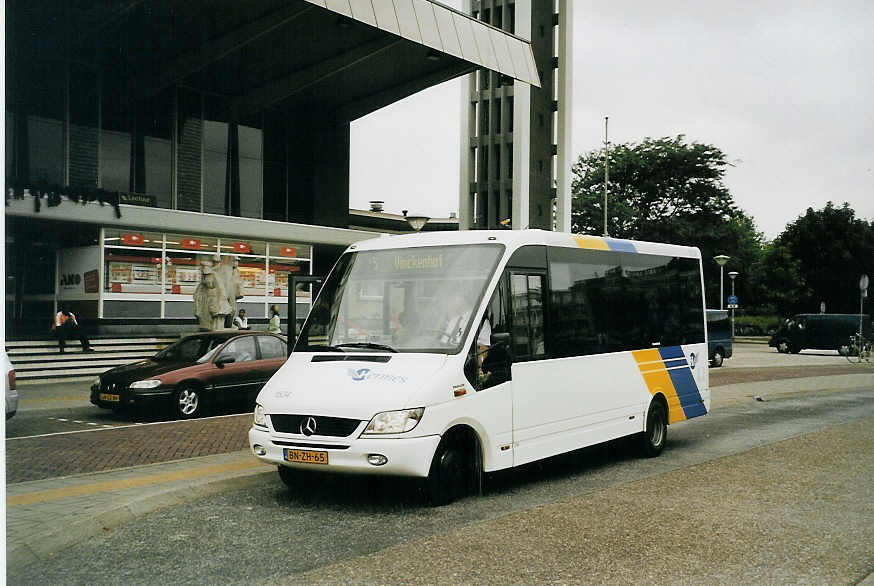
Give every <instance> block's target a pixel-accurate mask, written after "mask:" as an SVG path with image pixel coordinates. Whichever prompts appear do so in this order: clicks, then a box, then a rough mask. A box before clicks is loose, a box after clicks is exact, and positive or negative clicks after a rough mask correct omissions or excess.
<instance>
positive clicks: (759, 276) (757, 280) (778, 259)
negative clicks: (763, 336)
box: [749, 241, 815, 316]
mask: <svg viewBox="0 0 874 586" xmlns="http://www.w3.org/2000/svg"><path fill="white" fill-rule="evenodd" d="M749 283H750V301H751V302H752V303H753V304H754V305H755V307H756V308H757V309H758V310H759V312H760V313H765V314H775V315H779V316H789V315H792V314H795V313H799V312H803V311H805V310H807V311H811V309H810V308H811V307H812V306H813V303H814V301H813V300H814V298H815V296H814V293H813V290H812V289H811V288H810V286H809V285H808V284H807V281H806V280H805V279H804V277H803V276H802V271H801V263H800V262H799V261H798V259H796V258H794V257H793V256H792V253H791V252H790V251H789V249H788V248H787V247H786V246H784V245H783V244H781V243H780V242H777V241H775V242H769V243H767V244H766V245H765V246H764V248H763V250H762V254H761V256H760V258H759V259H758V260H757V261H756V262H755V263H753V265H752V266H751V267H750V275H749Z"/></svg>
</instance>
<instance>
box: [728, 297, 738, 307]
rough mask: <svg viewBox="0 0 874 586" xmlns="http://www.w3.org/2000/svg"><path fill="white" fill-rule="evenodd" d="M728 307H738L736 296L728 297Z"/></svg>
mask: <svg viewBox="0 0 874 586" xmlns="http://www.w3.org/2000/svg"><path fill="white" fill-rule="evenodd" d="M728 305H729V308H730V307H731V306H732V305H735V306H736V305H737V296H736V295H729V296H728Z"/></svg>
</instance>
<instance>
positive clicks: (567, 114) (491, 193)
mask: <svg viewBox="0 0 874 586" xmlns="http://www.w3.org/2000/svg"><path fill="white" fill-rule="evenodd" d="M572 5H573V2H572V0H465V4H464V7H465V10H466V12H468V13H469V14H471V15H472V16H473V17H474V18H477V19H478V20H480V21H482V22H486V23H489V24H491V25H493V26H496V27H499V28H500V29H501V30H504V31H507V32H509V33H513V34H518V35H520V36H522V37H524V38H530V39H531V44H532V48H533V51H534V59H535V62H536V67H537V70H538V73H539V77H540V80H541V82H542V85H541V86H540V87H539V88H538V87H532V86H531V85H530V84H523V83H517V82H516V81H515V80H513V79H512V78H510V77H508V76H505V75H501V74H500V73H499V72H495V71H489V70H486V69H480V70H479V71H477V72H475V73H472V74H471V75H469V76H468V77H467V79H466V80H465V82H464V84H463V87H462V129H461V186H460V201H459V210H460V227H461V229H494V228H499V227H501V226H504V227H509V226H511V227H512V228H513V229H523V228H529V227H530V228H542V229H545V230H553V229H555V230H560V231H569V230H570V210H571V205H570V165H571V158H572V153H571V133H570V128H571V105H572V99H571V90H572V85H573V84H572V71H573V68H572V66H571V62H572V58H573V50H572V23H573V16H572Z"/></svg>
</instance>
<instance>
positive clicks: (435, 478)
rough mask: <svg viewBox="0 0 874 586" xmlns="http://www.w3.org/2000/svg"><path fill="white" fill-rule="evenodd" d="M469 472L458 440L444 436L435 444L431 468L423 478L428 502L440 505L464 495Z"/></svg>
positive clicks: (436, 505)
mask: <svg viewBox="0 0 874 586" xmlns="http://www.w3.org/2000/svg"><path fill="white" fill-rule="evenodd" d="M469 472H470V470H469V466H468V462H467V461H466V459H465V457H464V452H463V451H462V450H461V446H460V445H459V442H453V441H451V439H450V438H448V437H444V438H443V439H442V440H441V441H440V444H439V445H438V446H437V451H436V452H435V453H434V459H433V460H432V461H431V470H430V472H429V473H428V477H427V478H426V479H425V491H426V493H427V495H428V500H429V501H430V503H431V504H432V505H433V506H435V507H440V506H443V505H448V504H449V503H451V502H454V501H456V500H458V499H460V498H462V497H463V496H465V494H466V492H467V486H468V474H469Z"/></svg>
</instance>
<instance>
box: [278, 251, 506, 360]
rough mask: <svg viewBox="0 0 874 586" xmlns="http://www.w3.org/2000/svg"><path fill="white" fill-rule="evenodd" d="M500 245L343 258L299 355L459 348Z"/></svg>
mask: <svg viewBox="0 0 874 586" xmlns="http://www.w3.org/2000/svg"><path fill="white" fill-rule="evenodd" d="M503 250H504V246H503V245H501V244H483V245H457V246H431V247H421V248H399V249H389V250H370V251H361V252H353V253H348V254H346V255H344V256H343V257H342V258H341V259H340V261H339V262H338V263H337V266H335V267H334V270H333V271H332V272H331V275H330V276H329V277H328V280H327V282H326V283H325V285H324V286H323V287H322V290H321V292H320V293H319V297H318V299H317V300H316V303H315V305H313V308H312V309H311V310H310V314H309V316H308V317H307V321H306V324H304V328H303V330H302V331H301V334H300V338H299V339H298V343H297V345H296V346H295V351H297V352H317V351H334V352H361V351H365V352H373V351H377V352H385V351H388V352H392V351H396V352H439V353H445V354H454V353H456V352H458V351H459V350H460V348H461V344H462V343H463V341H464V338H465V337H466V336H467V333H468V331H469V330H470V325H471V321H472V318H473V315H474V313H475V312H476V309H477V308H478V307H479V305H480V303H481V301H482V297H483V294H484V293H485V287H486V285H488V283H489V281H490V280H491V278H492V275H493V274H494V272H495V267H496V266H497V263H498V260H500V257H501V254H502V252H503Z"/></svg>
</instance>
